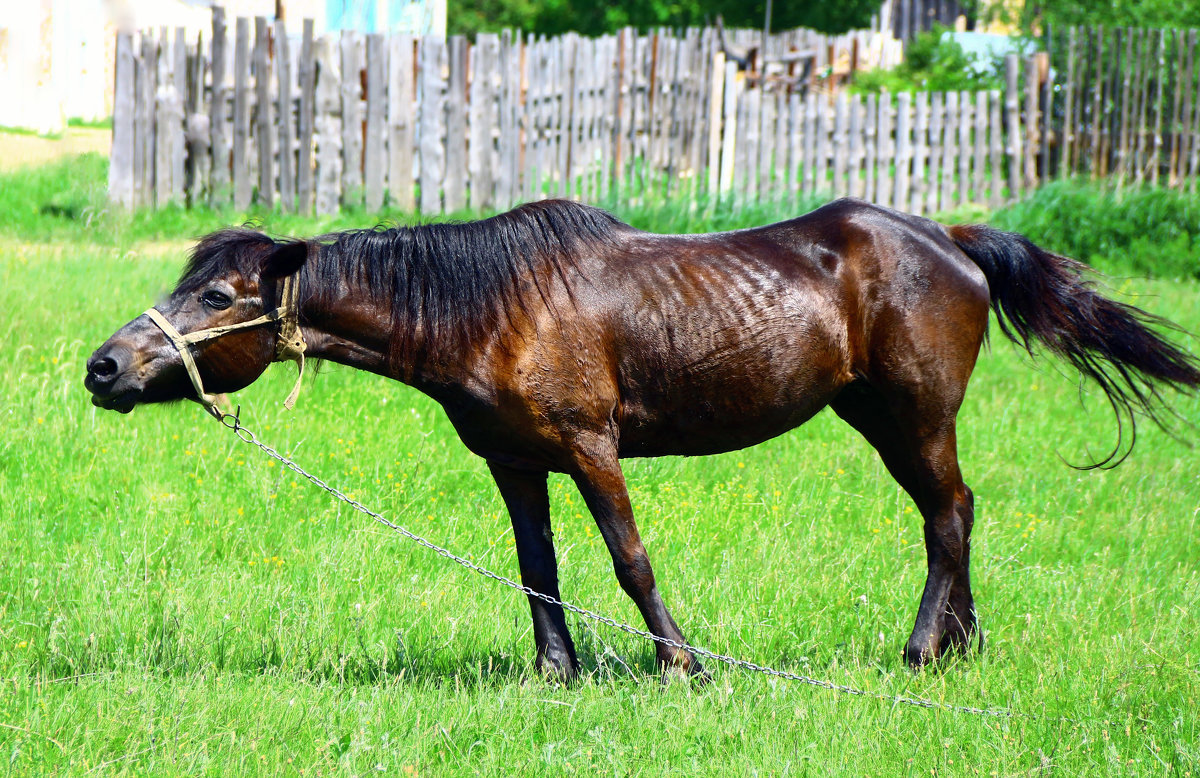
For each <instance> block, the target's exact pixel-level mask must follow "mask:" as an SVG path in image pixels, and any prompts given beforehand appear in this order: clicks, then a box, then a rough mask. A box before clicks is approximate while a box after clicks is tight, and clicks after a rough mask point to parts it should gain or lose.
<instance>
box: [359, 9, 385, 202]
mask: <svg viewBox="0 0 1200 778" xmlns="http://www.w3.org/2000/svg"><path fill="white" fill-rule="evenodd" d="M366 65H367V94H366V98H367V123H366V140H365V142H364V144H363V189H364V197H365V200H366V206H367V210H368V211H378V210H379V209H380V208H382V207H383V186H384V174H385V173H386V172H387V158H386V156H385V146H384V143H385V141H386V138H385V135H384V117H385V116H386V114H387V91H386V89H387V82H386V78H387V76H386V74H387V48H386V46H385V45H384V38H383V35H381V34H378V33H374V34H371V35H368V36H367V62H366Z"/></svg>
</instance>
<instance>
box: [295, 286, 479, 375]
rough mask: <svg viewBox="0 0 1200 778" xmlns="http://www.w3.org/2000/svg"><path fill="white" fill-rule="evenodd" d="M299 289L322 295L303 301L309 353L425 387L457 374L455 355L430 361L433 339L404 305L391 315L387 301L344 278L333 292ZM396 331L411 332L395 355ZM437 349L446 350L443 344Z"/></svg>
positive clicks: (304, 331)
mask: <svg viewBox="0 0 1200 778" xmlns="http://www.w3.org/2000/svg"><path fill="white" fill-rule="evenodd" d="M302 289H303V287H302ZM301 295H302V298H304V297H308V299H310V300H311V299H312V298H313V297H320V298H321V302H320V304H319V306H318V305H315V304H313V303H311V302H310V303H309V304H308V305H306V304H305V303H304V301H303V299H302V301H301V321H302V322H304V324H303V325H302V328H301V329H302V331H303V334H304V337H305V340H306V341H307V343H308V350H307V352H306V355H307V356H309V357H312V358H315V359H324V360H329V361H331V362H337V363H338V364H341V365H346V366H347V367H353V368H357V369H359V370H366V371H368V372H371V373H375V374H377V375H382V376H386V377H388V378H393V379H395V380H398V381H402V382H403V383H406V384H409V385H411V386H415V387H416V388H418V389H421V390H423V391H426V392H427V393H433V391H434V390H435V389H436V388H437V387H439V386H444V385H446V384H449V383H455V382H457V381H458V380H459V378H458V376H457V375H455V372H456V371H454V370H452V369H450V366H452V365H453V364H455V363H456V362H458V360H446V359H445V358H443V359H442V360H440V361H439V363H438V364H436V365H435V364H431V363H430V362H429V361H428V360H427V359H426V358H425V354H427V353H428V352H429V351H431V350H432V349H431V348H430V346H431V345H432V344H428V343H426V342H425V340H424V328H423V327H422V326H421V324H420V322H419V321H418V320H417V318H418V317H416V316H415V315H412V314H411V313H410V312H408V311H401V312H400V315H399V316H395V315H394V314H393V312H392V310H391V305H390V301H386V300H381V299H378V298H373V297H369V296H367V295H364V294H363V293H362V291H361V290H358V289H355V288H354V286H353V285H351V284H348V283H345V282H343V283H341V284H340V285H339V287H338V288H337V289H336V290H334V292H333V293H332V294H328V293H326V294H323V295H304V293H303V292H301ZM398 332H407V333H410V336H411V338H412V345H411V347H410V348H409V349H407V350H406V353H404V354H402V355H399V356H398V355H397V354H396V353H395V350H394V348H393V343H394V339H395V338H396V337H397V335H396V333H398ZM439 351H440V353H442V354H443V355H445V354H446V348H445V347H443V348H441V349H439ZM447 363H448V364H447Z"/></svg>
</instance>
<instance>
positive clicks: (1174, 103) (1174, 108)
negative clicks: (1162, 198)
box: [1166, 30, 1185, 187]
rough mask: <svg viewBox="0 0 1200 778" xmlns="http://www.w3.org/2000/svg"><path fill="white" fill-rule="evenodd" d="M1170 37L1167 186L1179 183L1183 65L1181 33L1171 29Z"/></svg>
mask: <svg viewBox="0 0 1200 778" xmlns="http://www.w3.org/2000/svg"><path fill="white" fill-rule="evenodd" d="M1171 39H1172V42H1173V43H1174V49H1175V59H1174V67H1173V68H1172V70H1171V83H1172V84H1173V85H1174V87H1175V88H1174V90H1172V96H1171V115H1170V117H1169V118H1168V119H1167V134H1168V138H1169V139H1168V140H1167V141H1166V142H1167V144H1168V151H1167V186H1168V187H1174V186H1177V185H1178V184H1179V132H1178V127H1179V118H1180V113H1181V112H1182V110H1183V83H1184V77H1185V76H1184V73H1183V72H1182V70H1181V68H1182V66H1183V57H1184V51H1183V33H1182V31H1180V30H1172V31H1171Z"/></svg>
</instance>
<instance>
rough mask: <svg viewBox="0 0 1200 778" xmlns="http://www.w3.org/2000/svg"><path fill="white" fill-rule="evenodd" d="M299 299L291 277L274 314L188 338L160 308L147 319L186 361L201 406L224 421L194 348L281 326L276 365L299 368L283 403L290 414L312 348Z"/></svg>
mask: <svg viewBox="0 0 1200 778" xmlns="http://www.w3.org/2000/svg"><path fill="white" fill-rule="evenodd" d="M298 295H299V292H298V291H297V289H296V283H295V276H294V275H290V276H287V277H286V278H284V279H283V285H282V289H281V291H280V294H279V297H280V302H279V307H278V308H276V309H275V310H273V311H271V312H270V313H265V314H263V315H262V316H259V317H258V318H257V319H251V320H250V321H244V322H239V323H238V324H225V325H222V326H219V327H209V328H208V329H203V330H196V331H195V332H189V333H187V334H186V335H182V334H180V332H179V330H177V329H175V326H174V325H173V324H171V322H169V321H167V317H166V316H163V315H162V313H161V312H160V311H159V310H158V309H157V308H150V309H148V310H147V311H146V315H147V316H149V317H150V321H152V322H154V323H155V324H157V325H158V328H159V329H161V330H162V331H163V333H165V334H166V336H167V339H168V340H170V341H171V344H172V345H173V346H175V350H176V351H178V352H179V356H180V358H181V359H182V360H183V366H184V368H185V369H186V370H187V374H188V378H190V379H192V386H193V387H195V389H196V397H197V398H198V399H197V402H199V403H200V404H201V405H203V406H204V408H205V410H207V411H208V412H209V413H211V414H212V415H213V416H215V417H216V418H218V419H220V418H221V416H222V413H221V409H220V408H219V407H218V404H217V395H214V394H208V393H207V392H205V391H204V383H203V382H202V381H201V380H200V369H199V368H198V367H196V359H195V357H193V356H192V346H193V345H195V344H196V343H203V342H204V341H207V340H214V339H216V338H219V337H221V336H223V335H228V334H229V333H231V332H236V331H237V330H248V329H252V328H254V327H262V326H264V325H267V324H272V323H274V322H279V333H278V335H277V340H276V341H275V358H274V359H273V360H272V361H273V362H287V361H294V362H295V363H296V364H297V366H298V368H299V370H298V373H297V375H296V385H295V386H293V387H292V391H291V392H290V393H288V396H287V398H286V399H284V401H283V407H285V408H287V409H288V410H289V411H290V410H291V409H292V407H293V406H295V404H296V398H297V397H299V396H300V381H301V379H303V378H304V351H305V349H307V348H308V344H306V343H305V342H304V335H302V334H301V332H300V306H299V304H298V302H297V297H298Z"/></svg>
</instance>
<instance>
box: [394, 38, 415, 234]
mask: <svg viewBox="0 0 1200 778" xmlns="http://www.w3.org/2000/svg"><path fill="white" fill-rule="evenodd" d="M413 73H414V69H413V39H412V36H411V35H400V34H397V35H393V36H391V38H389V39H388V90H387V100H388V181H387V183H388V198H389V202H390V204H391V205H392V207H393V208H397V209H399V210H400V211H403V212H404V213H412V212H413V211H414V210H416V198H415V192H414V185H415V182H414V178H413V143H414V140H415V137H416V132H415V127H414V122H413V89H414V76H413Z"/></svg>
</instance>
